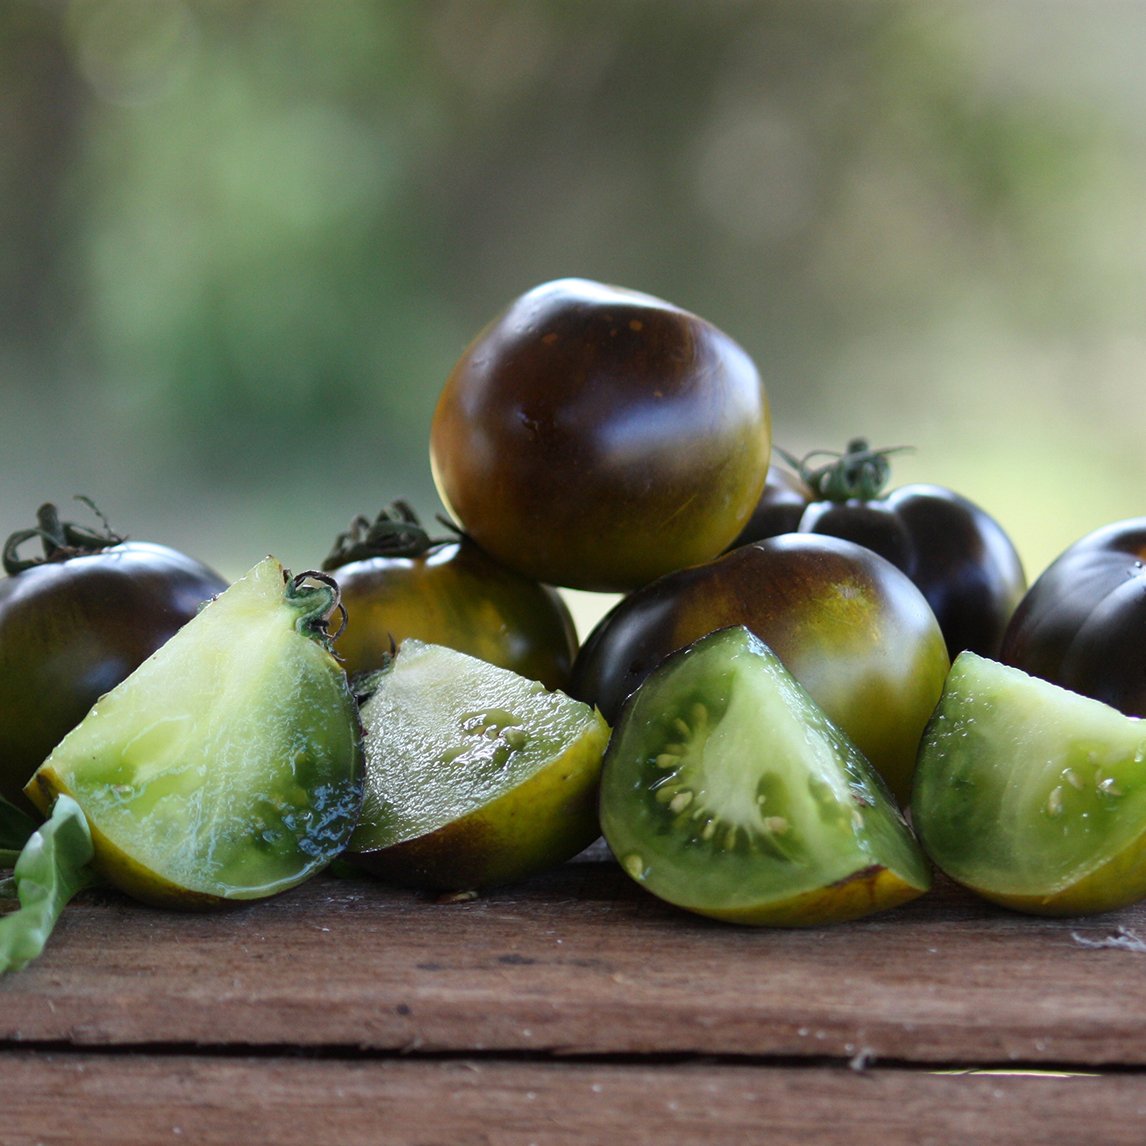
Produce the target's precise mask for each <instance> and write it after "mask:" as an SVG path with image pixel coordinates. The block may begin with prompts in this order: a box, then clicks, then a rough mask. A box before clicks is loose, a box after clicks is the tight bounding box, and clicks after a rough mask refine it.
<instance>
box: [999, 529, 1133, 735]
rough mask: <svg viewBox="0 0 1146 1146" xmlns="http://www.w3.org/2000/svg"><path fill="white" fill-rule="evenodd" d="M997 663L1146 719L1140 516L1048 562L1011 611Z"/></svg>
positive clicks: (1087, 538) (1094, 534)
mask: <svg viewBox="0 0 1146 1146" xmlns="http://www.w3.org/2000/svg"><path fill="white" fill-rule="evenodd" d="M1000 657H1001V659H1002V660H1003V661H1004V662H1005V663H1006V664H1009V665H1013V666H1014V667H1016V668H1021V669H1023V670H1024V671H1025V672H1028V673H1030V674H1031V675H1033V676H1038V677H1042V678H1043V679H1044V680H1048V681H1050V682H1051V683H1053V684H1058V685H1061V686H1062V687H1064V688H1069V689H1071V690H1072V691H1074V692H1080V693H1082V694H1083V695H1084V696H1090V697H1093V698H1095V699H1096V700H1101V701H1104V702H1105V703H1106V704H1109V705H1112V706H1113V707H1114V708H1117V709H1119V710H1120V711H1121V712H1124V713H1126V715H1128V716H1146V517H1137V518H1130V519H1128V520H1126V521H1119V522H1114V523H1112V524H1110V525H1105V526H1102V527H1101V528H1099V529H1096V530H1094V531H1092V532H1091V533H1088V534H1087V535H1086V536H1085V537H1082V538H1080V539H1079V540H1078V541H1076V542H1074V544H1072V545H1070V546H1069V547H1068V548H1067V549H1065V550H1064V551H1063V552H1062V553H1061V554H1060V555H1059V556H1058V557H1057V558H1056V559H1055V560H1054V561H1052V562H1051V564H1050V565H1048V566H1047V568H1046V569H1045V570H1044V571H1043V572H1042V573H1041V574H1040V575H1039V577H1038V578H1036V580H1035V582H1034V584H1033V585H1031V587H1030V589H1029V590H1028V592H1027V593H1026V595H1025V596H1024V597H1023V599H1022V601H1021V602H1020V603H1019V606H1018V608H1017V609H1016V610H1015V614H1014V616H1013V617H1012V618H1011V622H1010V624H1009V625H1008V627H1007V632H1006V635H1005V637H1004V638H1003V646H1002V651H1001V653H1000Z"/></svg>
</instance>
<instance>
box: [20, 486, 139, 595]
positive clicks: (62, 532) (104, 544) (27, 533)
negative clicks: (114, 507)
mask: <svg viewBox="0 0 1146 1146" xmlns="http://www.w3.org/2000/svg"><path fill="white" fill-rule="evenodd" d="M76 500H77V501H82V502H83V503H84V504H85V505H86V506H87V507H88V508H89V509H90V510H91V511H92V512H93V513H94V514H95V515H96V517H98V518H99V520H100V523H101V524H102V526H103V529H102V531H101V530H97V529H89V528H87V527H86V526H83V525H76V524H75V523H74V522H71V521H61V520H60V513H59V510H58V509H57V508H56V507H55V506H54V505H53V504H52V503H51V502H45V503H44V504H43V505H41V506H40V508H39V509H38V510H37V511H36V524H35V525H34V526H33V527H32V528H31V529H20V530H17V531H16V532H15V533H13V534H12V535H11V536H10V537H9V538H8V540H7V541H6V542H5V543H4V551H3V563H4V571H5V572H6V573H7V574H8V575H9V576H14V575H15V574H17V573H22V572H24V570H25V569H31V568H33V567H34V566H36V565H43V564H45V563H47V562H50V561H67V560H68V559H69V558H71V557H82V556H84V555H85V554H90V553H99V552H101V551H102V550H104V549H110V548H111V547H112V546H113V545H119V544H120V543H121V542H122V541H123V540H124V538H122V537H120V536H119V534H117V533H113V532H112V530H111V527H110V526H109V525H108V523H107V519H106V518H105V517H104V516H103V514H102V513H100V511H99V509H97V508H96V505H95V503H94V502H93V501H91V499H90V498H86V497H82V496H78V497H77V498H76ZM36 537H38V538H39V539H40V541H41V542H42V543H43V546H44V552H43V555H42V556H38V557H21V556H20V547H21V546H22V545H24V544H26V543H27V542H29V541H31V540H32V539H33V538H36Z"/></svg>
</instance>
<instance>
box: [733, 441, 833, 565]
mask: <svg viewBox="0 0 1146 1146" xmlns="http://www.w3.org/2000/svg"><path fill="white" fill-rule="evenodd" d="M815 499H816V495H815V494H814V493H813V492H812V490H811V487H810V486H809V485H808V484H807V483H806V482H805V481H804V479H803V478H801V477H800V476H799V475H798V474H795V473H793V472H792V471H791V470H790V469H788V468H787V467H786V466H782V465H780V464H779V463H778V462H772V463H771V464H770V465H769V466H768V476H767V478H766V479H765V481H764V490H763V492H762V493H761V494H760V500H759V501H758V502H757V503H756V508H755V509H754V510H753V511H752V516H751V517H750V518H749V519H748V522H747V524H746V525H745V526H744V528H743V529H742V530H741V531H740V534H739V535H738V536H737V538H736V540H735V541H734V542H733V543H732V545H731V546H729V548H731V549H735V548H736V547H737V546H738V545H747V544H749V543H750V542H752V541H763V540H764V539H765V538H766V537H778V536H779V535H780V534H781V533H795V532H796V531H797V530H798V529H799V528H800V518H801V517H803V516H804V510H805V509H807V508H808V506H809V504H810V503H811V502H813V501H815Z"/></svg>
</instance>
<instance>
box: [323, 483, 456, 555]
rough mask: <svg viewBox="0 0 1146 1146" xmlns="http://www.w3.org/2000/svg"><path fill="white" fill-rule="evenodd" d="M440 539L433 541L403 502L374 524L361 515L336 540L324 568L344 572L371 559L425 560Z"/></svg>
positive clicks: (394, 503) (389, 508)
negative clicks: (352, 564) (342, 570)
mask: <svg viewBox="0 0 1146 1146" xmlns="http://www.w3.org/2000/svg"><path fill="white" fill-rule="evenodd" d="M438 544H440V540H439V539H437V538H432V537H431V536H430V535H429V533H428V532H427V531H426V529H425V528H424V527H423V526H422V524H421V522H420V521H419V520H418V516H417V514H415V513H414V511H413V510H412V509H411V508H410V506H409V504H408V503H407V502H405V501H402V500H401V499H399V500H397V501H392V502H391V503H390V504H389V505H387V506H385V507H384V508H383V509H382V510H381V512H380V513H379V514H378V516H377V517H376V518H375V519H374V520H373V521H371V520H370V519H369V518H368V517H366V516H365V514H359V516H358V517H356V518H355V519H354V520H353V521H352V522H351V523H350V528H349V529H347V530H345V531H343V532H342V533H340V534H339V535H338V536H337V537H336V538H335V539H334V546H333V548H332V549H331V551H330V553H329V554H328V555H327V557H326V560H325V561H323V563H322V567H323V569H325V570H327V571H330V570H333V569H341V568H342V566H343V565H349V564H350V563H351V562H352V561H367V560H369V559H370V558H371V557H421V556H422V554H424V553H426V552H427V551H428V550H429V549H431V548H432V547H433V546H435V545H438Z"/></svg>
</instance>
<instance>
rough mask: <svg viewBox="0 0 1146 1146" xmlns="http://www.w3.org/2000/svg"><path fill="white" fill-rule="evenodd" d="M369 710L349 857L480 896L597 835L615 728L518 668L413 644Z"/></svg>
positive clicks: (388, 874)
mask: <svg viewBox="0 0 1146 1146" xmlns="http://www.w3.org/2000/svg"><path fill="white" fill-rule="evenodd" d="M372 687H373V688H374V692H373V693H372V695H370V697H369V699H368V700H366V701H365V702H364V703H363V705H362V725H363V748H364V754H365V759H366V779H365V794H364V797H363V802H362V815H361V818H360V820H359V824H358V827H357V828H356V829H355V832H354V835H353V836H352V838H351V841H350V849H349V853H348V854H349V856H350V857H351V858H352V859H354V860H355V861H356V862H357V863H359V864H360V865H361V866H362V867H364V868H365V869H366V870H368V871H370V872H372V873H373V874H375V875H377V876H379V877H381V878H383V879H385V880H388V881H390V882H392V883H397V884H400V885H406V886H410V887H420V888H428V889H432V890H439V891H477V890H482V889H484V888H487V887H491V886H494V885H499V884H506V883H513V882H516V881H519V880H523V879H525V878H527V877H529V876H531V875H534V874H537V873H538V872H541V871H544V870H546V869H547V868H550V867H554V866H556V865H557V864H560V863H563V862H565V860H567V859H570V858H572V857H573V856H574V855H576V854H577V853H578V852H579V851H581V850H582V849H584V848H585V847H587V846H588V845H589V844H591V843H592V842H593V841H594V840H596V839H597V838H598V836H599V835H600V827H599V825H598V822H597V785H598V781H599V778H600V771H601V758H602V756H603V754H604V751H605V745H606V743H607V742H608V739H609V728H608V725H607V724H606V723H605V721H604V719H603V718H602V717H601V715H600V714H599V713H598V712H597V711H596V709H594V708H591V707H590V706H589V705H587V704H584V703H582V702H581V701H577V700H573V699H572V698H571V697H569V696H566V695H565V694H564V693H562V692H558V691H550V690H549V689H547V688H546V687H545V686H544V685H542V684H541V683H540V682H538V681H533V680H529V679H527V678H526V677H523V676H520V675H519V674H517V673H515V672H512V671H511V670H509V669H505V668H500V667H497V666H495V665H491V664H487V663H486V662H485V661H482V660H479V659H477V658H476V657H472V656H469V655H467V654H465V653H460V652H456V651H455V650H453V649H449V648H445V647H444V646H442V645H437V644H430V643H426V642H422V641H418V640H414V639H413V638H410V639H407V640H405V641H403V642H402V644H401V646H400V647H399V649H398V651H397V653H396V654H395V655H394V656H393V657H391V659H390V660H389V662H388V663H387V664H386V665H385V666H384V667H383V668H382V669H381V670H379V672H378V673H377V674H376V676H375V677H374V678H373V681H372Z"/></svg>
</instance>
